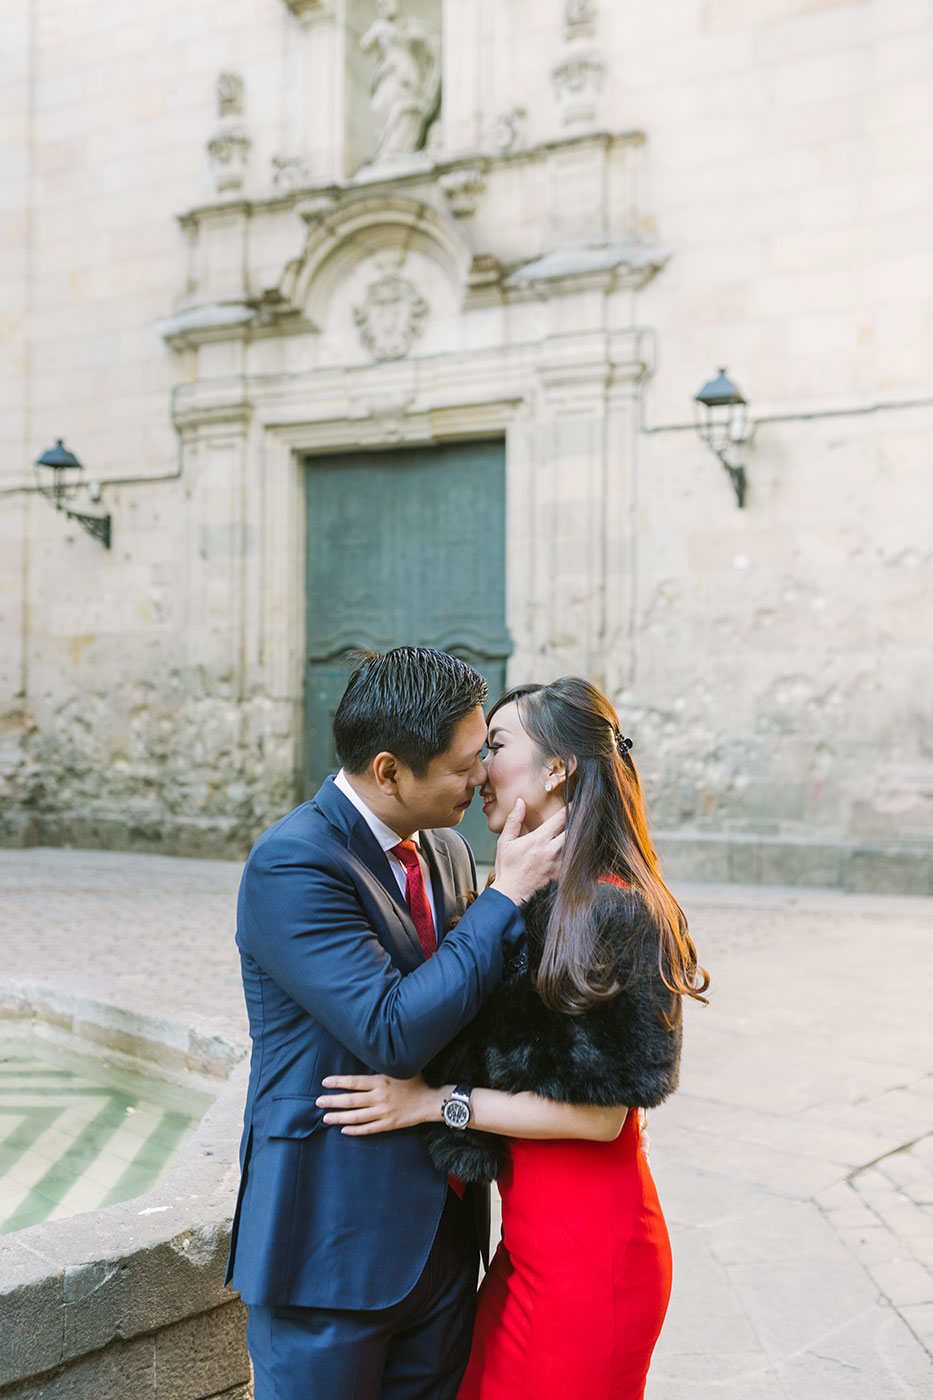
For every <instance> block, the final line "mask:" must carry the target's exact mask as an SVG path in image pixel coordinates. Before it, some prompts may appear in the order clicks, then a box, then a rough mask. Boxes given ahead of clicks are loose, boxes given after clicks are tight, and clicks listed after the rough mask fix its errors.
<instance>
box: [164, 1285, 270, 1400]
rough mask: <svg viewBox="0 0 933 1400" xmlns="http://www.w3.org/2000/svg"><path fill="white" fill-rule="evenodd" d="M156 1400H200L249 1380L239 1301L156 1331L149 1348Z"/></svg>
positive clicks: (243, 1313)
mask: <svg viewBox="0 0 933 1400" xmlns="http://www.w3.org/2000/svg"><path fill="white" fill-rule="evenodd" d="M155 1376H156V1381H155V1393H156V1396H157V1397H158V1400H205V1397H209V1396H215V1395H217V1394H218V1393H220V1392H222V1389H224V1388H226V1389H230V1388H231V1387H233V1386H238V1385H244V1384H245V1383H246V1382H247V1381H248V1380H249V1378H250V1366H249V1354H248V1352H247V1350H246V1308H245V1306H244V1304H242V1303H241V1302H240V1301H239V1300H237V1301H236V1302H234V1303H228V1304H227V1305H226V1306H225V1307H221V1308H216V1309H215V1310H214V1311H213V1312H209V1313H204V1314H202V1315H201V1316H200V1317H192V1318H188V1319H187V1320H186V1321H184V1322H180V1323H178V1324H177V1325H176V1326H174V1327H168V1328H166V1329H165V1330H164V1331H162V1332H160V1333H159V1335H158V1336H157V1338H156V1343H155Z"/></svg>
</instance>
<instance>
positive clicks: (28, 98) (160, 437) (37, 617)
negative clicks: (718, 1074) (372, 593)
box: [0, 0, 933, 892]
mask: <svg viewBox="0 0 933 1400" xmlns="http://www.w3.org/2000/svg"><path fill="white" fill-rule="evenodd" d="M409 12H410V13H411V15H413V16H414V15H415V14H416V12H417V17H418V18H419V19H420V21H421V22H422V24H423V25H424V26H425V28H426V29H430V27H431V26H432V24H433V25H436V24H437V23H438V22H439V23H441V25H442V39H443V48H442V65H443V73H442V78H443V96H442V106H441V112H440V117H439V118H438V120H437V122H436V123H435V125H434V127H432V128H431V131H430V133H429V136H428V147H429V150H428V152H427V153H422V154H420V155H418V156H417V157H416V158H415V159H414V160H413V161H412V162H410V163H409V164H408V165H405V164H402V165H401V166H396V167H394V168H391V169H389V168H383V169H382V170H381V171H380V170H379V169H376V170H369V171H365V170H364V171H363V172H362V173H359V171H358V166H359V163H360V160H364V161H365V160H366V159H367V157H368V154H371V149H370V150H369V152H368V151H367V141H369V142H372V140H373V139H374V138H373V133H374V125H373V119H372V117H371V115H370V113H369V111H368V84H369V81H370V78H371V75H372V59H371V57H366V56H365V55H361V54H360V53H359V51H358V47H357V44H358V38H359V35H360V34H361V33H362V32H364V30H365V27H366V26H367V25H368V24H369V23H370V22H371V20H372V18H373V16H374V13H375V6H374V5H370V4H368V3H367V0H352V3H351V2H350V0H340V3H336V0H334V3H331V0H288V3H285V0H238V3H225V4H224V5H220V4H219V3H212V4H204V5H201V6H199V7H194V8H192V7H191V6H190V5H188V6H186V5H183V4H182V3H181V0H163V3H161V4H160V6H159V9H158V15H156V14H155V13H154V12H153V14H152V15H151V16H150V15H148V14H147V13H144V12H138V13H137V12H136V11H134V12H133V13H132V14H130V13H129V12H128V11H127V10H126V7H125V6H122V5H118V4H116V0H93V3H88V4H86V5H84V6H82V7H78V8H76V7H74V6H69V5H65V4H62V3H60V0H38V3H37V4H36V5H35V6H33V7H32V10H31V11H30V16H31V18H30V16H27V15H21V16H20V17H19V19H16V20H13V21H11V24H10V28H9V38H8V48H9V55H8V56H9V60H10V62H11V63H12V65H13V67H14V68H15V70H16V71H15V72H14V74H13V78H12V80H11V81H10V82H9V83H8V84H6V85H5V87H4V90H3V92H2V93H0V107H2V120H3V122H4V124H5V129H6V130H7V131H8V132H9V133H10V138H11V143H12V145H13V146H14V147H15V148H16V149H17V150H19V151H20V152H21V153H22V154H21V158H20V159H18V160H13V159H11V160H9V161H8V162H7V164H6V166H5V167H4V175H3V185H2V190H0V230H2V231H0V238H2V243H3V247H4V251H5V257H4V260H3V266H2V270H0V278H2V285H0V356H2V360H0V404H2V412H0V434H2V435H3V443H2V448H3V451H2V456H0V491H4V492H7V493H10V494H4V495H0V797H2V800H0V839H3V840H5V841H7V842H31V841H51V842H68V841H70V842H76V843H85V844H93V845H98V844H99V845H130V846H135V847H139V848H148V849H165V850H174V851H183V852H191V853H198V854H209V853H218V854H233V853H236V852H239V851H242V850H243V849H245V848H246V847H247V846H248V845H249V843H250V841H251V840H252V838H253V837H254V836H255V835H256V834H257V833H258V831H259V830H261V829H262V827H263V826H264V825H266V824H267V823H268V822H269V821H270V820H272V819H274V818H275V817H276V816H278V815H279V814H280V813H281V812H282V811H284V810H286V809H287V808H288V807H289V806H290V805H291V804H292V803H293V802H294V801H296V800H298V798H299V797H300V796H301V795H302V791H303V753H302V742H301V732H302V724H303V719H302V716H303V649H304V611H303V609H304V593H303V589H304V583H303V556H302V550H303V535H302V521H303V510H304V507H303V495H302V480H301V467H300V462H301V456H302V454H303V453H305V452H327V453H331V452H337V451H340V450H347V449H348V448H353V447H371V448H373V449H374V450H378V449H379V448H380V447H385V446H398V445H400V444H404V443H406V442H407V443H412V444H419V445H424V444H429V443H431V442H432V441H444V440H455V439H456V438H457V437H463V436H470V435H475V434H477V433H500V434H504V435H505V437H506V442H507V458H508V465H507V470H508V482H509V501H510V505H509V512H510V516H509V535H508V538H509V625H510V630H511V633H512V636H513V639H514V642H515V654H514V657H513V661H512V670H511V674H512V677H513V679H515V680H519V679H528V678H535V679H538V678H548V677H550V676H552V675H554V674H555V673H560V672H562V671H565V670H571V669H572V670H583V671H586V672H588V673H589V674H591V675H593V676H594V678H596V679H597V680H599V681H600V682H601V683H603V684H604V685H605V686H606V687H607V688H608V689H609V690H610V692H611V693H612V695H613V696H614V697H615V698H616V699H617V700H618V702H619V704H620V707H621V711H622V714H623V717H624V724H625V727H626V729H627V730H628V731H631V732H632V733H633V735H634V737H635V740H636V745H637V748H636V751H635V752H636V757H637V761H638V762H639V765H640V768H641V770H642V772H643V775H644V777H645V780H646V784H647V787H648V791H649V795H650V798H651V804H652V810H653V815H654V820H655V822H656V824H657V825H658V826H659V827H660V828H661V829H662V830H663V832H664V833H665V842H664V844H665V846H666V849H667V850H668V852H669V854H670V856H671V862H672V866H671V868H672V870H673V872H674V873H675V874H677V873H681V874H691V875H695V874H700V875H702V874H704V873H705V874H707V875H710V876H714V877H716V878H761V879H768V878H781V879H786V878H791V879H792V878H794V877H795V875H799V878H801V879H803V880H808V881H815V882H817V883H842V884H849V885H853V886H856V887H862V888H864V887H866V885H867V886H869V887H871V886H873V885H886V884H889V883H890V882H891V880H892V879H893V880H895V881H896V882H897V884H898V886H900V884H901V883H902V882H903V886H904V888H910V889H911V890H914V891H915V892H920V891H926V890H928V889H930V888H931V886H930V878H931V875H930V871H931V866H930V851H931V830H933V753H931V749H930V741H929V734H930V732H931V726H930V718H931V717H930V687H929V683H928V679H925V656H924V651H925V645H924V644H925V641H926V638H928V636H929V635H930V632H931V627H930V622H931V618H930V607H931V605H930V598H931V596H933V589H931V553H930V550H929V546H928V544H927V543H926V542H925V540H924V539H923V537H922V535H921V533H920V530H919V528H918V523H919V521H920V520H921V519H922V518H923V515H924V512H926V513H927V514H928V513H929V508H930V504H931V490H930V485H929V472H928V470H927V466H926V460H925V449H924V445H925V443H926V442H928V441H929V434H930V431H931V428H933V387H931V385H930V382H929V372H928V366H929V364H930V363H931V362H933V354H931V352H933V345H931V338H933V318H931V316H930V305H931V296H933V288H931V268H930V261H929V253H928V249H929V244H930V237H931V233H933V194H931V187H930V183H929V181H928V180H927V179H926V178H925V175H924V172H925V170H926V168H927V165H928V162H929V158H930V153H931V152H930V147H931V144H933V138H931V135H930V133H931V131H933V124H931V121H930V118H931V115H933V114H931V112H930V107H931V103H933V97H931V91H930V86H929V82H928V72H929V64H930V59H931V57H933V12H931V7H930V5H929V4H928V3H926V2H925V0H923V2H921V0H898V2H897V3H891V0H887V3H884V0H861V3H858V0H853V2H852V3H846V4H839V3H827V2H826V0H813V2H812V3H805V0H794V3H787V2H786V0H782V3H776V0H743V3H742V4H741V5H738V4H735V3H734V0H707V3H703V4H700V3H698V0H672V3H669V4H666V5H664V6H655V7H648V8H644V7H641V8H639V7H628V6H626V7H621V6H614V5H610V4H608V3H606V2H605V0H604V3H590V4H579V3H577V4H568V5H562V4H559V3H557V0H554V3H549V4H548V5H546V6H545V5H541V4H535V3H532V0H521V3H515V4H510V5H508V6H504V5H502V4H499V3H495V2H494V0H445V3H444V4H443V6H436V5H433V4H431V3H428V0H425V3H424V4H420V5H418V6H415V7H411V6H409ZM221 74H226V75H227V78H226V79H225V82H224V83H223V84H221V87H220V89H219V90H218V76H219V75H221ZM218 102H219V105H218ZM601 133H605V134H601ZM419 209H420V210H422V211H427V212H426V213H423V214H418V213H417V210H419ZM413 211H414V212H413ZM179 217H181V223H179ZM393 240H394V243H393ZM395 243H400V246H403V247H404V255H405V260H406V261H404V265H403V267H402V275H404V276H405V277H406V278H407V279H409V280H411V281H412V284H413V285H414V284H417V286H418V288H419V290H420V292H421V293H422V294H423V296H424V298H425V300H426V301H427V303H428V305H429V313H428V316H427V318H426V320H425V322H424V325H423V328H422V329H420V330H419V332H418V335H417V336H416V337H415V338H414V339H413V341H412V343H411V345H410V346H409V347H408V349H407V353H406V354H404V355H403V357H402V358H401V359H380V357H379V354H378V353H377V352H374V351H373V350H372V348H371V347H369V348H368V347H367V345H366V344H365V343H364V341H363V340H362V339H361V336H360V333H359V328H358V325H357V322H356V320H355V318H354V311H355V308H357V307H358V306H359V305H360V304H361V301H362V299H363V298H364V297H365V294H366V291H367V286H372V285H373V279H376V278H377V277H378V275H379V273H378V271H377V270H376V267H377V259H378V257H379V256H380V254H381V253H384V252H385V251H386V249H387V248H389V247H392V246H395ZM720 364H725V365H727V366H728V367H729V370H730V373H731V374H732V375H733V377H734V378H735V380H736V381H737V382H738V384H739V385H740V387H741V389H742V390H743V392H744V393H745V395H746V397H747V398H748V400H749V403H750V410H751V415H752V418H753V419H754V420H755V425H756V426H755V432H754V437H753V439H752V441H751V443H749V444H747V445H746V446H745V448H744V462H745V465H746V467H747V470H748V475H749V493H748V501H747V505H746V508H745V509H744V510H743V511H739V510H738V509H737V507H736V505H735V501H734V497H733V496H732V492H731V489H730V486H729V483H728V481H727V479H726V477H725V474H724V473H723V471H722V469H721V467H720V466H719V464H718V463H717V462H716V460H715V459H714V458H713V457H712V455H711V454H710V453H709V452H708V451H707V450H706V449H705V448H703V447H702V445H701V444H700V443H699V442H698V440H697V438H696V435H695V433H694V431H693V427H692V404H691V400H692V397H693V395H694V394H695V393H696V391H697V389H698V388H699V386H700V384H701V383H702V382H703V381H704V380H705V379H707V378H709V377H710V376H711V375H712V374H713V373H714V372H715V369H716V367H717V366H718V365H720ZM58 436H63V437H64V438H65V440H66V442H67V444H68V445H69V446H70V447H71V448H72V450H74V451H76V452H77V453H78V455H79V456H80V458H81V459H82V461H83V462H84V463H85V466H86V475H87V477H89V478H97V479H99V480H101V481H102V482H103V483H104V484H103V487H102V493H101V500H100V503H99V504H94V503H93V502H92V501H90V500H89V498H88V496H87V494H86V493H85V494H83V495H80V496H79V497H78V498H77V500H76V502H75V507H76V508H77V509H79V510H85V511H88V512H90V513H102V512H103V511H104V510H107V511H109V512H111V514H112V516H113V532H114V544H113V549H112V550H111V552H110V553H109V554H106V553H105V552H104V551H103V550H102V549H101V547H100V545H99V544H97V543H96V542H95V541H93V540H91V539H90V538H88V537H87V536H86V535H85V534H83V533H82V532H81V530H80V529H79V528H78V526H77V525H75V524H74V522H69V521H67V520H65V519H64V518H63V517H62V516H61V515H56V514H55V513H53V512H52V511H51V510H50V509H49V507H48V505H47V503H46V502H44V501H43V500H41V499H40V498H38V497H37V496H36V495H35V494H30V493H29V492H27V491H20V490H19V489H18V488H20V487H24V486H26V485H28V483H29V481H30V479H31V478H30V475H29V464H30V463H31V462H32V460H33V459H34V457H35V456H36V455H37V454H38V452H39V451H41V450H42V449H43V448H44V447H47V446H49V445H51V443H52V442H53V441H54V439H55V438H56V437H58ZM138 478H147V480H145V481H143V482H140V481H139V480H138Z"/></svg>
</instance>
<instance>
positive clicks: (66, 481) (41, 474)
mask: <svg viewBox="0 0 933 1400" xmlns="http://www.w3.org/2000/svg"><path fill="white" fill-rule="evenodd" d="M82 471H83V467H82V466H81V463H80V462H79V461H78V459H77V457H76V456H75V455H74V453H73V452H69V451H68V448H67V447H66V446H65V444H64V443H63V442H62V440H61V438H59V439H58V441H57V442H56V444H55V446H54V447H50V448H48V449H47V450H46V451H45V452H43V453H42V456H41V457H38V458H37V459H36V463H35V473H36V485H37V486H38V488H39V490H40V491H41V493H42V495H43V496H45V497H46V499H47V500H49V501H51V502H52V504H53V505H54V506H55V508H56V510H61V508H62V506H63V504H64V502H65V501H70V500H71V498H72V497H73V496H74V494H75V492H76V491H77V489H78V483H79V481H80V474H81V472H82Z"/></svg>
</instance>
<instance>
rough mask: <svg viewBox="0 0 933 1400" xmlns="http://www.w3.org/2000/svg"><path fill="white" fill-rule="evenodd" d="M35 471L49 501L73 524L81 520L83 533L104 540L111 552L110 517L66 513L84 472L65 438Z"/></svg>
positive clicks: (41, 460)
mask: <svg viewBox="0 0 933 1400" xmlns="http://www.w3.org/2000/svg"><path fill="white" fill-rule="evenodd" d="M35 470H36V485H37V486H38V488H39V491H40V492H41V493H42V495H43V496H44V497H45V499H46V500H47V501H48V502H49V503H50V504H51V505H53V506H54V507H55V509H56V510H64V512H65V515H67V517H68V519H69V520H77V522H78V524H79V525H80V526H81V529H82V530H86V531H87V533H88V534H89V535H92V536H93V537H94V539H95V540H100V542H101V544H102V545H103V546H104V549H109V548H110V516H109V515H82V514H81V512H80V511H77V510H65V502H66V501H70V500H71V499H72V497H73V496H74V494H75V492H76V491H77V489H78V486H79V484H80V480H81V478H80V473H81V472H82V471H83V470H84V468H83V467H82V466H81V463H80V462H79V461H78V459H77V457H76V456H75V455H74V453H73V452H69V451H68V448H67V447H66V446H65V444H64V443H63V442H62V440H61V438H59V439H58V441H57V442H56V444H55V446H54V447H50V448H49V449H48V450H47V451H46V452H43V454H42V456H41V457H38V458H37V459H36V464H35Z"/></svg>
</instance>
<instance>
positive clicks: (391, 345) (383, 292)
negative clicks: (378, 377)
mask: <svg viewBox="0 0 933 1400" xmlns="http://www.w3.org/2000/svg"><path fill="white" fill-rule="evenodd" d="M404 261H405V254H404V253H403V252H400V251H399V250H393V251H392V252H390V253H383V254H382V255H381V256H380V257H379V258H377V259H376V266H377V268H378V269H379V271H380V272H381V274H382V275H381V276H380V277H377V278H376V280H375V281H374V282H371V283H370V284H369V287H368V288H367V291H366V296H365V298H364V299H363V301H362V303H361V304H360V305H359V306H355V307H354V308H353V317H354V320H355V321H356V324H357V327H358V328H359V332H360V338H361V340H362V341H363V344H364V345H365V346H366V348H367V350H368V351H369V352H370V354H371V355H372V357H373V359H375V360H401V359H404V357H405V356H406V355H407V354H408V352H409V350H410V349H411V347H412V346H413V345H414V343H415V341H416V340H417V339H418V336H419V335H420V334H421V330H422V327H423V325H424V319H425V317H426V316H427V314H428V303H427V301H426V300H425V299H424V297H423V296H422V295H421V293H420V292H419V291H418V288H417V287H416V286H415V284H414V282H411V281H409V279H408V278H407V277H403V276H402V266H403V264H404Z"/></svg>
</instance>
